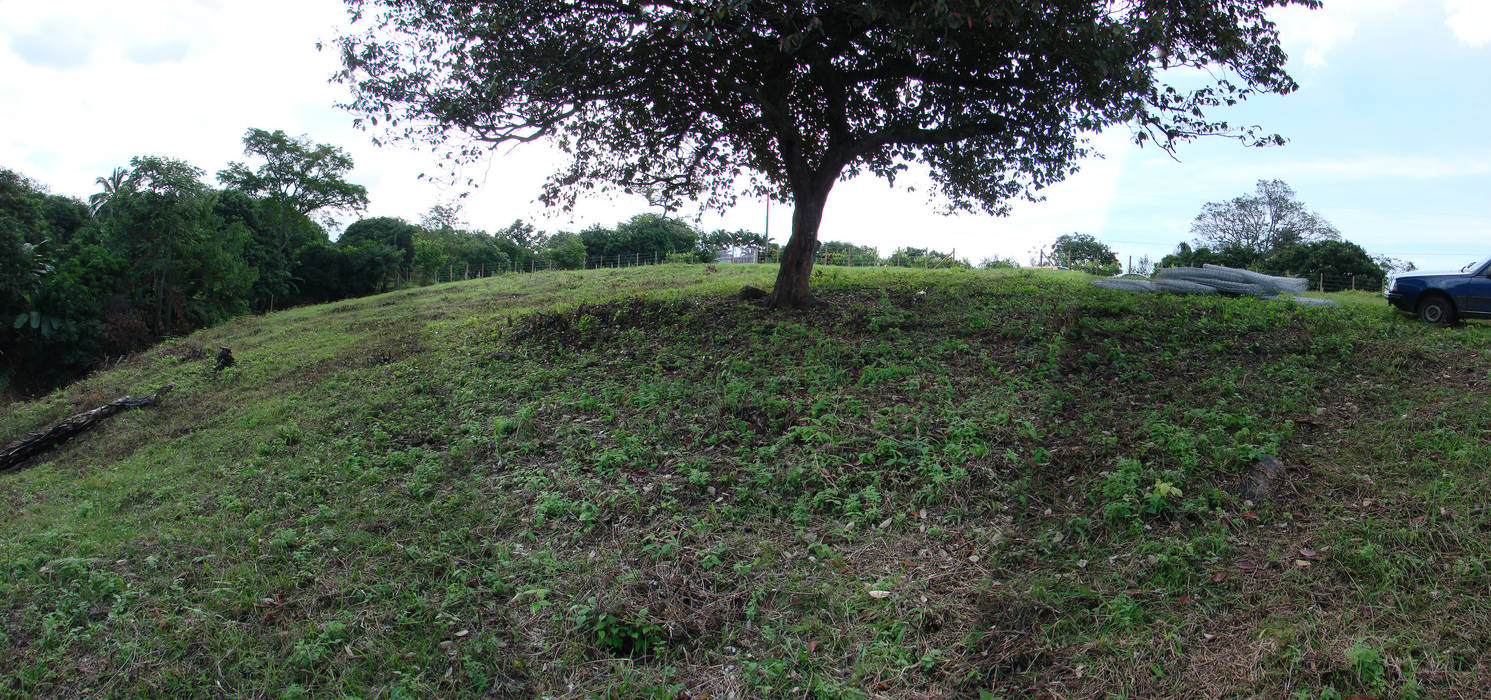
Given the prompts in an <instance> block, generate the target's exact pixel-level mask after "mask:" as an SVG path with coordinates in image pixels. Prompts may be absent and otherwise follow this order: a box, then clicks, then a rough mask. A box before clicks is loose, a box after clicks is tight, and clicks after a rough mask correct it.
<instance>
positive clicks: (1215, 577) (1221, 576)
mask: <svg viewBox="0 0 1491 700" xmlns="http://www.w3.org/2000/svg"><path fill="white" fill-rule="evenodd" d="M1226 580H1227V572H1225V571H1218V572H1216V573H1214V574H1212V575H1211V582H1212V583H1221V582H1223V581H1226Z"/></svg>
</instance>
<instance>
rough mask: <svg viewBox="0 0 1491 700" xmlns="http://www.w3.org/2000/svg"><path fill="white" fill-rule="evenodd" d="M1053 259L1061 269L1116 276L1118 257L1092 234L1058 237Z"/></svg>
mask: <svg viewBox="0 0 1491 700" xmlns="http://www.w3.org/2000/svg"><path fill="white" fill-rule="evenodd" d="M1051 258H1052V260H1054V261H1055V263H1056V264H1057V265H1059V266H1061V267H1069V268H1071V269H1074V270H1082V271H1084V272H1090V273H1092V274H1094V275H1116V274H1118V272H1119V269H1120V268H1119V266H1118V255H1117V254H1115V253H1114V252H1113V249H1112V248H1109V247H1108V244H1106V243H1103V242H1102V241H1099V240H1098V239H1096V238H1094V237H1093V236H1092V235H1090V234H1086V233H1068V234H1064V235H1062V236H1059V237H1057V239H1056V243H1055V244H1054V245H1053V246H1051Z"/></svg>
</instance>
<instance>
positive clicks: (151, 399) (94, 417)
mask: <svg viewBox="0 0 1491 700" xmlns="http://www.w3.org/2000/svg"><path fill="white" fill-rule="evenodd" d="M174 388H176V387H175V385H174V384H167V385H165V386H163V387H161V390H160V391H158V392H156V393H154V394H151V395H149V396H141V397H138V398H136V397H134V396H125V397H123V398H118V399H114V400H113V401H110V402H108V403H106V404H104V405H102V406H99V407H98V408H95V409H93V410H91V411H87V412H84V413H79V414H77V415H75V416H73V417H71V418H68V419H67V420H65V421H62V422H61V423H58V424H56V425H54V426H52V427H51V428H49V429H47V430H44V431H42V432H39V433H30V434H28V435H26V436H25V437H23V438H21V439H20V440H17V441H15V442H13V443H11V444H9V445H6V446H5V448H4V449H0V472H8V471H10V470H12V469H16V468H18V467H20V466H21V465H22V464H25V463H26V461H27V460H30V459H31V458H32V457H35V456H37V455H39V454H42V453H43V452H46V451H47V450H50V449H52V448H54V447H56V446H58V445H61V444H62V443H64V442H67V441H68V440H71V439H73V438H75V437H77V436H78V435H80V434H82V433H84V432H87V431H88V430H90V429H91V428H93V427H94V426H95V425H98V424H99V422H100V421H102V420H103V419H105V418H108V417H109V416H112V415H114V414H115V413H118V412H120V411H123V410H126V409H131V408H140V407H142V406H154V405H155V404H157V403H159V402H160V397H162V396H165V395H166V394H167V393H168V392H170V391H171V390H172V389H174Z"/></svg>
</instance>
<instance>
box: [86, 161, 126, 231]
mask: <svg viewBox="0 0 1491 700" xmlns="http://www.w3.org/2000/svg"><path fill="white" fill-rule="evenodd" d="M94 182H96V183H98V186H99V187H101V188H103V191H102V192H99V193H97V194H94V195H91V196H89V197H88V211H89V213H91V214H92V215H93V218H95V219H97V218H99V216H100V215H101V214H102V213H103V210H104V207H106V206H108V204H109V203H110V202H112V201H114V198H116V197H118V196H119V195H121V194H124V193H125V191H127V189H128V187H129V171H128V170H125V169H124V168H114V172H112V173H109V176H108V177H100V178H95V179H94Z"/></svg>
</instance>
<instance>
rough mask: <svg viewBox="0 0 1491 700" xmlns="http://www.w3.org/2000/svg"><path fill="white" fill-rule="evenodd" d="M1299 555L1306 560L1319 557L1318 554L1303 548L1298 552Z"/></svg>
mask: <svg viewBox="0 0 1491 700" xmlns="http://www.w3.org/2000/svg"><path fill="white" fill-rule="evenodd" d="M1299 555H1300V556H1302V557H1304V558H1306V559H1315V558H1317V557H1319V556H1320V552H1317V551H1315V550H1313V549H1309V548H1305V549H1301V550H1299Z"/></svg>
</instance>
